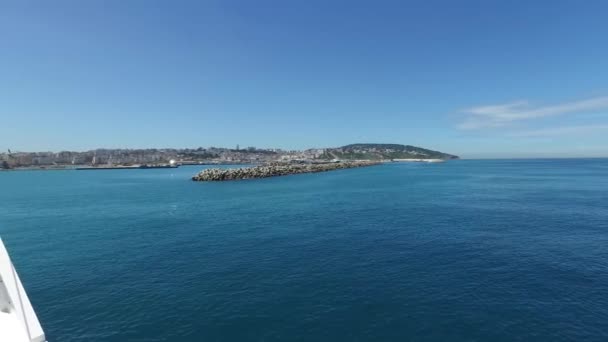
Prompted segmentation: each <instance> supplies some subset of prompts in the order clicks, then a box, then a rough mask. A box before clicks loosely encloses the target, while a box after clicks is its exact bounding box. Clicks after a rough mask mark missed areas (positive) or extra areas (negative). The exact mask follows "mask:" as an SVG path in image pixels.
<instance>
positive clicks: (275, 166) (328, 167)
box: [192, 161, 380, 181]
mask: <svg viewBox="0 0 608 342" xmlns="http://www.w3.org/2000/svg"><path fill="white" fill-rule="evenodd" d="M377 164H380V162H376V161H344V162H335V163H310V164H295V163H271V164H267V165H259V166H253V167H245V168H236V169H217V168H213V169H206V170H203V171H201V172H199V173H198V174H197V175H195V176H194V177H192V180H193V181H228V180H239V179H254V178H267V177H275V176H286V175H293V174H298V173H312V172H325V171H332V170H339V169H349V168H353V167H363V166H372V165H377Z"/></svg>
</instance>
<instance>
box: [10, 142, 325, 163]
mask: <svg viewBox="0 0 608 342" xmlns="http://www.w3.org/2000/svg"><path fill="white" fill-rule="evenodd" d="M324 153H325V150H324V149H308V150H304V151H297V150H282V149H259V148H255V147H247V148H240V147H239V146H237V147H236V148H234V149H229V148H219V147H209V148H203V147H199V148H195V149H189V148H186V149H172V148H167V149H96V150H90V151H84V152H74V151H61V152H18V151H11V150H7V151H6V152H3V153H0V169H14V168H72V167H77V166H83V165H88V166H102V165H141V164H146V165H158V164H167V163H169V162H170V161H174V162H177V163H179V164H182V165H187V164H256V163H265V162H270V161H292V160H311V159H316V158H319V157H320V156H322V155H323V154H324Z"/></svg>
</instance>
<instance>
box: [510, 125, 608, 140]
mask: <svg viewBox="0 0 608 342" xmlns="http://www.w3.org/2000/svg"><path fill="white" fill-rule="evenodd" d="M597 133H605V134H608V125H581V126H564V127H553V128H546V129H537V130H529V131H522V132H514V133H511V134H510V136H513V137H521V138H542V137H556V136H581V135H584V136H588V135H591V134H597Z"/></svg>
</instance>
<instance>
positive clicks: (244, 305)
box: [0, 159, 608, 342]
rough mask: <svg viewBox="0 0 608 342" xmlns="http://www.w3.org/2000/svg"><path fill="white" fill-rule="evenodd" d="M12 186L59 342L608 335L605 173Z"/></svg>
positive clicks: (570, 169)
mask: <svg viewBox="0 0 608 342" xmlns="http://www.w3.org/2000/svg"><path fill="white" fill-rule="evenodd" d="M199 169H200V168H198V167H181V168H179V169H176V170H170V169H169V170H167V169H165V170H162V169H161V170H113V171H86V172H85V171H23V172H0V203H1V205H0V234H1V235H2V237H3V239H4V242H5V244H6V245H7V248H8V249H9V251H10V253H11V255H12V257H13V261H14V263H15V266H16V267H17V270H18V272H19V273H20V276H21V278H22V281H23V283H24V285H25V287H26V289H27V291H28V294H29V296H30V299H31V301H32V303H33V305H34V307H35V309H36V311H37V313H38V316H39V318H40V321H41V323H42V326H43V328H44V329H45V331H46V333H47V337H48V339H49V341H50V342H55V341H61V342H66V341H180V342H182V341H407V340H411V341H583V340H584V341H607V340H608V160H601V159H598V160H501V161H453V162H448V163H443V164H407V163H395V164H387V165H381V166H374V167H368V168H360V169H350V170H340V171H333V172H328V173H321V174H306V175H296V176H287V177H281V178H272V179H262V180H248V181H237V182H227V183H194V182H192V181H190V180H189V177H190V176H192V175H193V174H194V173H195V172H196V171H198V170H199Z"/></svg>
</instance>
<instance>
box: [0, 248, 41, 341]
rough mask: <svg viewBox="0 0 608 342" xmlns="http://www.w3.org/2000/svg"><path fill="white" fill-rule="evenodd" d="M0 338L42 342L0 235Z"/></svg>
mask: <svg viewBox="0 0 608 342" xmlns="http://www.w3.org/2000/svg"><path fill="white" fill-rule="evenodd" d="M0 341H2V342H44V341H46V339H45V337H44V331H42V327H41V326H40V322H38V317H36V313H35V312H34V309H33V308H32V304H31V303H30V300H29V298H28V297H27V294H26V293H25V290H24V289H23V285H22V284H21V280H20V279H19V276H18V275H17V271H15V267H14V266H13V263H12V262H11V259H10V257H9V255H8V252H7V251H6V248H5V247H4V243H3V242H2V239H1V238H0Z"/></svg>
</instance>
